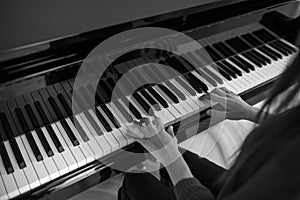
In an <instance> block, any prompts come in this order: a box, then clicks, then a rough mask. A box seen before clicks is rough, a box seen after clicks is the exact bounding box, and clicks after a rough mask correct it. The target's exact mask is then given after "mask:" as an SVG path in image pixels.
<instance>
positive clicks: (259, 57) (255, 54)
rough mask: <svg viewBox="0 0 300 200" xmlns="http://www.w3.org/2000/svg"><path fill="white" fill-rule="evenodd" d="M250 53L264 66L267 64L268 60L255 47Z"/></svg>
mask: <svg viewBox="0 0 300 200" xmlns="http://www.w3.org/2000/svg"><path fill="white" fill-rule="evenodd" d="M249 54H251V56H253V57H254V58H255V59H257V60H258V61H259V62H260V63H261V64H262V66H264V65H266V64H267V61H266V60H265V59H264V58H263V57H262V56H261V55H260V54H259V53H258V52H257V51H256V50H255V49H252V50H250V51H249Z"/></svg>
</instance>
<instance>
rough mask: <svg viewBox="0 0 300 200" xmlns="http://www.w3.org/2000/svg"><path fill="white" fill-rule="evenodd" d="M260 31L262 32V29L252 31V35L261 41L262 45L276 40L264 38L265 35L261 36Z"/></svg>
mask: <svg viewBox="0 0 300 200" xmlns="http://www.w3.org/2000/svg"><path fill="white" fill-rule="evenodd" d="M261 30H262V29H260V30H256V31H253V34H254V35H255V36H256V37H257V38H259V39H260V40H261V41H263V42H264V43H268V42H271V41H273V40H275V39H276V38H275V39H273V38H272V37H271V38H270V37H268V36H266V35H265V34H263V32H261Z"/></svg>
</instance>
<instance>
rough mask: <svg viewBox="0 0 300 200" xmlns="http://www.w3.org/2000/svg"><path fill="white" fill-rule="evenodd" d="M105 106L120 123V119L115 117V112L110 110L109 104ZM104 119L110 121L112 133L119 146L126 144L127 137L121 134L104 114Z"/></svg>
mask: <svg viewBox="0 0 300 200" xmlns="http://www.w3.org/2000/svg"><path fill="white" fill-rule="evenodd" d="M106 106H107V108H108V109H109V111H110V112H111V113H112V115H113V116H114V117H115V118H116V120H117V122H118V123H119V124H120V123H122V121H119V119H118V118H117V115H116V113H115V112H114V111H113V110H112V108H111V106H110V105H109V104H106ZM105 117H106V119H107V120H108V122H109V123H110V125H111V127H112V129H113V131H112V133H113V135H114V136H115V138H116V139H117V141H118V142H119V144H120V146H121V147H123V146H125V145H127V138H126V136H125V135H123V133H122V132H121V131H120V130H119V129H118V128H117V127H115V126H114V125H113V123H112V122H111V120H110V119H109V118H108V116H107V115H106V114H105Z"/></svg>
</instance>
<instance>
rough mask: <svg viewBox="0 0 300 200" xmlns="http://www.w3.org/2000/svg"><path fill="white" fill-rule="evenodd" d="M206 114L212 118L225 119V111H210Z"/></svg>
mask: <svg viewBox="0 0 300 200" xmlns="http://www.w3.org/2000/svg"><path fill="white" fill-rule="evenodd" d="M206 114H208V115H210V116H213V117H220V118H223V117H224V118H226V115H227V113H226V111H221V110H216V109H210V110H207V111H206Z"/></svg>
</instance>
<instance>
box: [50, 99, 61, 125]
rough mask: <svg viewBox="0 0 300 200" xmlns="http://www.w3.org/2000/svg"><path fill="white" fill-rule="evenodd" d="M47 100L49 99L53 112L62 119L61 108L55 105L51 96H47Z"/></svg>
mask: <svg viewBox="0 0 300 200" xmlns="http://www.w3.org/2000/svg"><path fill="white" fill-rule="evenodd" d="M48 101H49V103H50V105H51V106H52V108H53V110H54V112H55V113H56V116H57V118H58V119H59V120H60V119H64V117H63V114H62V112H61V110H60V109H59V108H58V106H57V105H56V103H55V100H54V99H53V97H48Z"/></svg>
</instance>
